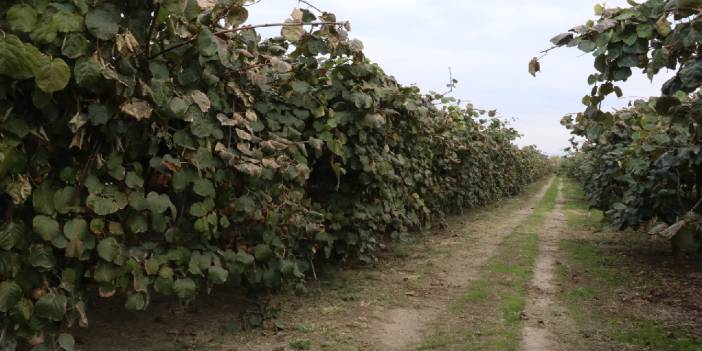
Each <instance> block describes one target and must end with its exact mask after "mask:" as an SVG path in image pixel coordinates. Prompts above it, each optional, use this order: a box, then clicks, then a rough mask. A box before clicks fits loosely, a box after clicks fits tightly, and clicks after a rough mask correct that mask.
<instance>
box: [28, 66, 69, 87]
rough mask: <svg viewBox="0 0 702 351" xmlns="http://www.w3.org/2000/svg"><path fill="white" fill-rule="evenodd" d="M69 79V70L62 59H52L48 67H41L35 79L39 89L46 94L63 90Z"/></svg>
mask: <svg viewBox="0 0 702 351" xmlns="http://www.w3.org/2000/svg"><path fill="white" fill-rule="evenodd" d="M70 79H71V70H70V69H69V68H68V65H67V64H66V62H65V61H63V60H62V59H54V60H53V61H51V63H49V64H48V65H46V66H44V67H41V68H40V69H39V71H38V72H37V73H36V77H35V80H36V82H37V86H38V87H39V89H41V90H42V91H44V92H46V93H53V92H55V91H59V90H63V88H65V87H66V85H68V81H69V80H70Z"/></svg>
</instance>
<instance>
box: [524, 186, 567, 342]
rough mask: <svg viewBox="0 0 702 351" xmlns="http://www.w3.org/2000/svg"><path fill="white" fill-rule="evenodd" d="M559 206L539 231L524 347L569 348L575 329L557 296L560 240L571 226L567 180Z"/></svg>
mask: <svg viewBox="0 0 702 351" xmlns="http://www.w3.org/2000/svg"><path fill="white" fill-rule="evenodd" d="M558 190H559V191H558V197H557V199H556V207H555V208H554V209H553V211H551V213H549V214H548V216H547V217H546V221H545V223H544V228H543V230H541V233H540V235H539V239H540V240H539V256H538V258H537V260H536V265H535V267H534V276H533V278H532V282H531V286H530V291H529V298H528V300H527V305H526V306H527V307H526V309H525V311H524V312H525V319H526V322H525V325H524V327H523V328H522V342H521V349H522V350H523V351H551V350H553V351H555V350H565V349H567V347H565V346H564V338H566V337H567V335H564V334H565V333H570V331H573V330H575V327H574V323H573V321H572V320H571V319H570V318H569V316H568V312H567V309H566V308H565V307H564V306H561V305H560V304H559V303H558V302H557V299H556V294H557V292H558V290H557V288H558V287H557V286H556V285H555V284H556V283H555V281H556V278H555V274H556V272H555V271H556V256H557V253H558V241H559V240H560V238H561V237H562V234H563V233H564V231H565V230H567V226H566V219H565V215H564V214H563V203H564V197H563V184H562V183H561V184H559V186H558Z"/></svg>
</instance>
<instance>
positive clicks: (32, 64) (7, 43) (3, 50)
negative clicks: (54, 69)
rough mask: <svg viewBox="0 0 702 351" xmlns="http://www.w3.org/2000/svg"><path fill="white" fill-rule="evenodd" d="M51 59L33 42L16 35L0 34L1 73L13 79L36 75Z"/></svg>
mask: <svg viewBox="0 0 702 351" xmlns="http://www.w3.org/2000/svg"><path fill="white" fill-rule="evenodd" d="M49 62H50V59H49V57H48V56H46V55H45V54H43V53H42V52H41V51H39V49H37V48H36V47H34V46H33V45H31V44H25V43H23V42H22V41H21V40H20V39H19V38H18V37H16V36H14V35H4V36H3V35H0V75H5V76H8V77H10V78H13V79H29V78H32V77H34V75H35V74H36V72H37V71H39V68H41V67H43V66H44V65H46V64H48V63H49Z"/></svg>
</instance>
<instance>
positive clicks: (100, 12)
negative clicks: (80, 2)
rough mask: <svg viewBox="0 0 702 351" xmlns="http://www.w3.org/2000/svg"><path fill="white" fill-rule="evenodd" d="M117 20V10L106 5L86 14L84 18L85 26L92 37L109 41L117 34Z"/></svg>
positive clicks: (118, 15) (118, 18)
mask: <svg viewBox="0 0 702 351" xmlns="http://www.w3.org/2000/svg"><path fill="white" fill-rule="evenodd" d="M119 20H120V13H119V10H118V9H117V8H116V7H115V6H114V5H112V4H109V3H107V4H104V5H102V7H98V8H96V9H93V10H91V11H90V12H88V14H87V15H86V16H85V26H86V27H87V28H88V31H89V32H90V34H92V35H93V36H94V37H96V38H98V39H102V40H110V39H112V38H113V37H114V36H115V35H116V34H117V32H119Z"/></svg>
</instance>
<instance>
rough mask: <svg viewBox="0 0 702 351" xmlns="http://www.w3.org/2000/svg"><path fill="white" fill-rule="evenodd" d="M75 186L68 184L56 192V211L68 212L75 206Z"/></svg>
mask: <svg viewBox="0 0 702 351" xmlns="http://www.w3.org/2000/svg"><path fill="white" fill-rule="evenodd" d="M73 194H74V188H73V187H70V186H67V187H64V188H62V189H59V190H57V191H56V192H55V193H54V208H55V209H56V212H58V213H62V214H66V213H69V212H71V210H72V208H73V206H75V205H76V204H75V201H76V199H75V198H74V196H73Z"/></svg>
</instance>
